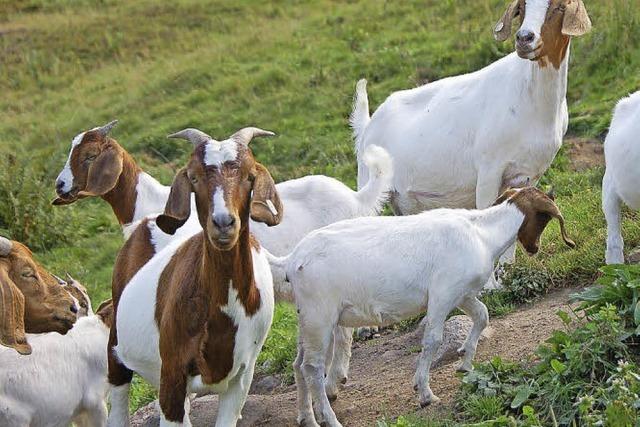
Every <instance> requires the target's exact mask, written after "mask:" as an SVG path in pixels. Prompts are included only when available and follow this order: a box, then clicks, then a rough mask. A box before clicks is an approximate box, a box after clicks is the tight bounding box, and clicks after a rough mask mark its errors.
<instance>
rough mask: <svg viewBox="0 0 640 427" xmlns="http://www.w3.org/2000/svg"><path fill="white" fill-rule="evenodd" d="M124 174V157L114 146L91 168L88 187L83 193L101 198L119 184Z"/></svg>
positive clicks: (101, 155)
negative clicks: (121, 175) (119, 179)
mask: <svg viewBox="0 0 640 427" xmlns="http://www.w3.org/2000/svg"><path fill="white" fill-rule="evenodd" d="M121 173H122V156H121V155H120V153H119V152H118V150H116V149H115V148H114V147H113V146H109V147H107V148H106V149H105V150H104V151H103V152H102V153H101V154H100V155H99V156H98V158H97V159H96V160H95V161H94V162H93V163H92V164H91V166H90V167H89V174H88V176H87V186H86V188H85V190H84V191H83V192H82V193H85V194H86V195H90V196H101V195H103V194H106V193H108V192H109V191H111V190H112V189H113V187H115V186H116V184H117V183H118V178H119V177H120V174H121Z"/></svg>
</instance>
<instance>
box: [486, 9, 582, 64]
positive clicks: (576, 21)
mask: <svg viewBox="0 0 640 427" xmlns="http://www.w3.org/2000/svg"><path fill="white" fill-rule="evenodd" d="M516 17H519V18H520V23H521V26H520V29H519V30H518V32H517V33H516V51H517V52H518V55H519V56H520V57H521V58H523V59H529V60H532V61H539V63H540V64H541V65H542V66H545V65H547V64H548V63H549V62H550V63H551V64H552V65H553V66H554V67H555V68H559V67H560V64H561V62H562V60H563V59H564V57H565V55H566V52H567V48H568V46H569V40H570V38H571V37H572V36H581V35H583V34H586V33H588V32H589V31H590V30H591V20H590V18H589V15H588V13H587V9H586V7H585V5H584V3H583V1H582V0H514V1H512V2H511V4H510V5H509V7H508V8H507V10H506V12H505V13H504V15H503V16H502V18H501V19H500V21H498V23H497V24H496V27H495V29H494V36H495V38H496V40H498V41H504V40H506V39H508V38H509V36H510V35H511V27H512V23H513V20H514V19H515V18H516Z"/></svg>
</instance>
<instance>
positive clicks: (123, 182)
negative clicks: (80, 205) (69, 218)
mask: <svg viewBox="0 0 640 427" xmlns="http://www.w3.org/2000/svg"><path fill="white" fill-rule="evenodd" d="M70 166H71V172H72V173H73V178H74V180H73V188H72V190H71V192H70V193H69V194H66V195H60V196H59V197H58V198H57V199H56V200H54V201H53V204H54V205H66V204H70V203H73V202H75V201H76V200H79V199H83V198H86V197H102V198H103V199H104V200H105V201H106V202H107V203H109V204H110V205H111V208H112V209H113V213H114V214H115V215H116V218H117V219H118V222H119V223H120V224H128V223H130V222H131V221H132V220H133V215H134V211H135V202H136V197H137V190H136V186H137V184H138V182H137V181H138V174H139V173H140V172H142V170H141V169H140V167H138V165H137V164H136V162H135V161H134V160H133V158H132V157H131V155H130V154H129V153H128V152H127V151H126V150H125V149H124V148H122V147H121V146H120V144H118V142H117V141H116V140H115V139H113V138H110V137H108V136H103V135H101V134H100V133H99V132H98V131H89V132H87V133H86V134H85V135H84V137H83V138H82V141H81V142H80V144H78V146H76V147H75V148H74V150H73V152H72V154H71V160H70Z"/></svg>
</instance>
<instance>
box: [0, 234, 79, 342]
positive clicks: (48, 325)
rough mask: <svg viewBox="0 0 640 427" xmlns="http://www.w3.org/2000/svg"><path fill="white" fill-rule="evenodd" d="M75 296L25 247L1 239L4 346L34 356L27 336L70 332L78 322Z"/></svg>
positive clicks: (1, 339)
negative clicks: (37, 261)
mask: <svg viewBox="0 0 640 427" xmlns="http://www.w3.org/2000/svg"><path fill="white" fill-rule="evenodd" d="M77 313H78V307H77V306H76V303H75V301H74V299H73V297H72V296H71V295H70V294H69V293H68V292H67V291H66V290H65V289H64V288H63V287H62V286H61V285H60V284H59V283H58V281H57V279H55V278H54V277H53V276H52V275H51V274H50V273H49V272H47V271H46V270H45V269H44V268H42V267H41V266H40V265H38V264H37V263H36V262H35V261H34V259H33V256H32V254H31V251H30V250H29V249H28V248H27V247H26V246H24V245H22V244H20V243H18V242H14V241H11V240H8V239H6V238H4V237H0V344H1V345H4V346H7V347H12V348H14V349H15V350H16V351H18V352H19V353H21V354H30V353H31V346H29V344H28V342H27V338H26V335H25V333H27V332H30V333H42V332H59V333H61V334H65V333H67V331H68V330H69V329H71V328H72V327H73V324H74V323H75V321H76V319H77Z"/></svg>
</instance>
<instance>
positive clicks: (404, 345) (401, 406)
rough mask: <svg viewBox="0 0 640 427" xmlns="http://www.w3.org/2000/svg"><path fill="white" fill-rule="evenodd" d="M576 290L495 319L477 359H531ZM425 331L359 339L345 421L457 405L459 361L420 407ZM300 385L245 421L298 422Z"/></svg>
mask: <svg viewBox="0 0 640 427" xmlns="http://www.w3.org/2000/svg"><path fill="white" fill-rule="evenodd" d="M571 292H573V290H566V289H564V290H557V291H554V292H552V293H550V294H549V295H547V296H546V297H544V298H543V299H542V300H540V301H538V302H537V303H536V304H533V305H530V306H527V307H523V308H521V309H519V310H518V311H516V312H514V313H511V314H509V315H507V316H505V317H502V318H496V319H492V320H491V321H490V327H491V328H492V332H491V335H490V337H489V338H487V339H485V340H483V341H481V343H480V345H479V347H478V353H477V355H476V361H487V360H490V359H491V358H492V357H493V356H496V355H500V356H501V357H502V358H504V359H507V360H523V359H527V358H528V357H529V356H530V355H531V353H532V351H533V350H534V349H535V348H536V347H537V346H538V344H540V343H541V342H543V341H544V340H545V339H547V338H548V337H549V336H550V334H551V331H552V330H553V329H557V328H560V327H561V322H560V321H559V319H558V317H557V316H556V314H555V313H556V311H557V310H558V309H560V308H562V307H563V306H564V307H566V302H567V300H568V296H569V294H570V293H571ZM419 342H420V334H419V332H418V331H411V332H405V333H400V332H396V331H391V332H386V333H385V334H383V336H382V337H380V338H378V339H375V340H372V341H367V342H359V343H356V344H355V346H354V350H353V359H352V364H351V366H352V368H351V375H350V378H349V382H348V383H347V385H346V386H345V387H344V389H343V390H342V391H341V393H340V395H339V396H338V400H337V401H336V402H334V404H333V407H334V410H335V411H336V414H337V415H338V419H339V420H341V422H342V423H343V424H344V425H345V426H372V425H375V420H378V419H381V418H383V417H389V418H395V417H397V416H398V415H402V414H408V413H412V412H416V411H418V412H417V413H418V414H438V413H440V414H442V413H448V412H449V411H451V410H453V398H454V396H455V393H456V391H457V390H458V385H459V381H460V379H459V378H458V377H457V376H456V375H455V365H456V362H449V363H446V364H444V365H442V366H438V367H436V368H435V369H433V370H432V371H431V372H432V374H431V387H432V389H433V391H434V392H435V393H436V395H438V396H439V397H440V398H441V399H442V401H441V402H439V403H438V404H435V405H433V406H431V407H429V408H425V409H419V407H418V404H417V396H416V394H415V392H414V391H413V386H412V379H413V373H414V370H415V363H416V357H417V352H418V351H419ZM216 403H217V398H216V397H214V396H206V397H203V398H199V399H196V400H195V401H194V402H193V409H192V416H191V419H192V422H193V425H194V427H199V426H204V425H211V423H212V421H213V420H214V419H215V414H216V406H217V404H216ZM295 404H296V393H295V387H294V386H289V387H281V388H279V389H276V390H275V391H274V392H273V394H271V395H251V396H249V399H248V401H247V405H246V406H245V408H244V410H243V414H244V418H243V420H242V421H241V422H240V424H239V426H273V427H275V426H278V427H283V426H295V425H296V412H295ZM154 413H155V411H154V410H153V408H152V407H147V408H144V409H142V410H141V411H139V413H137V414H136V417H135V418H134V420H133V421H134V422H133V425H134V426H155V425H157V416H155V414H154Z"/></svg>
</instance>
